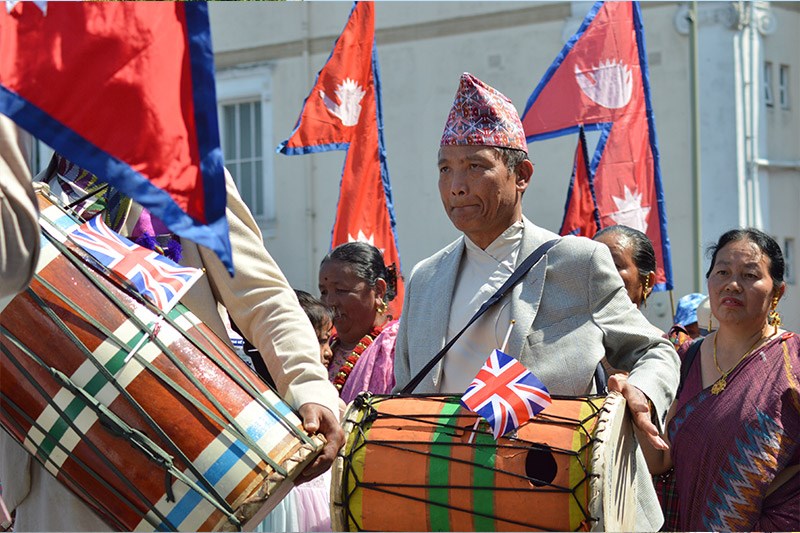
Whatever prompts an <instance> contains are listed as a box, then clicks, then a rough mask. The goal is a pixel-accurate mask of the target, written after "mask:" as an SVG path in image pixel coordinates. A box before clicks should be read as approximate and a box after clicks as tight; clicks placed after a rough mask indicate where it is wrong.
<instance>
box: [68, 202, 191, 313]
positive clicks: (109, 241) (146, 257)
mask: <svg viewBox="0 0 800 533" xmlns="http://www.w3.org/2000/svg"><path fill="white" fill-rule="evenodd" d="M70 237H71V239H72V241H73V242H75V243H76V244H77V245H79V246H80V247H81V248H83V249H84V250H86V251H87V252H88V253H90V254H91V255H92V257H94V258H95V259H97V260H98V261H99V262H100V263H102V264H103V265H104V266H105V267H107V268H109V269H110V270H111V271H112V272H114V273H116V274H117V275H119V276H121V277H122V278H123V279H125V280H127V281H129V282H130V283H131V285H133V287H134V288H135V289H136V290H137V291H138V292H139V294H141V295H142V296H144V297H145V298H147V299H148V300H150V301H151V302H153V304H154V305H156V306H157V307H158V308H159V309H161V310H162V311H163V312H165V313H167V312H169V311H170V309H172V308H173V307H174V306H175V304H176V303H178V301H179V300H180V299H181V297H183V295H184V294H186V291H188V290H189V288H190V287H191V286H192V285H193V284H194V282H195V281H197V280H198V279H199V278H200V276H201V275H202V274H203V272H202V271H201V270H200V269H197V268H191V267H183V266H181V265H179V264H178V263H175V262H174V261H172V260H170V259H167V258H166V257H164V256H163V255H161V254H159V253H157V252H154V251H153V250H149V249H147V248H145V247H143V246H139V245H138V244H136V243H133V242H131V241H129V240H128V239H126V238H125V237H123V236H122V235H120V234H118V233H116V232H115V231H113V230H112V229H111V228H109V227H108V226H107V225H106V223H105V222H103V217H102V216H100V215H98V216H96V217H94V218H93V219H91V220H89V221H88V222H85V223H84V224H82V225H81V226H80V227H78V228H76V229H75V230H74V231H73V232H72V233H71V234H70Z"/></svg>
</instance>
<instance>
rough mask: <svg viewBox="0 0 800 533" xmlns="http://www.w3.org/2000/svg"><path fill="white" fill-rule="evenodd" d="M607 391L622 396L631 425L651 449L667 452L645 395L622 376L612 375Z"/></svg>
mask: <svg viewBox="0 0 800 533" xmlns="http://www.w3.org/2000/svg"><path fill="white" fill-rule="evenodd" d="M608 390H609V391H616V392H619V393H620V394H622V396H623V397H624V398H625V401H626V403H627V405H628V411H630V413H631V418H632V419H633V423H634V424H635V425H636V427H637V428H638V429H639V432H640V434H641V436H643V437H644V438H646V439H647V441H648V442H649V443H650V445H651V446H652V447H653V448H655V449H656V450H669V446H668V445H667V443H666V442H665V441H664V439H662V438H661V435H660V434H659V431H658V428H657V427H656V425H655V424H653V418H652V417H653V414H652V413H651V412H650V409H651V406H652V403H651V402H650V400H649V399H648V398H647V396H646V395H645V393H643V392H642V391H641V390H639V389H638V388H637V387H635V386H633V385H631V384H630V383H628V377H627V376H625V375H622V374H614V375H612V376H611V377H610V378H608Z"/></svg>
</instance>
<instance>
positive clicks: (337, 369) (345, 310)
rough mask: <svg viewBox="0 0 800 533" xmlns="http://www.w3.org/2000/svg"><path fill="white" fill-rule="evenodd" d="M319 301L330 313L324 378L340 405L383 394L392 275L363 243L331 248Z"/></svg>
mask: <svg viewBox="0 0 800 533" xmlns="http://www.w3.org/2000/svg"><path fill="white" fill-rule="evenodd" d="M319 291H320V297H321V298H320V299H321V300H322V301H323V302H324V303H325V304H326V305H328V306H329V307H331V308H332V309H333V326H334V327H335V328H336V333H335V334H333V335H332V336H331V339H330V346H331V350H332V351H333V358H332V360H331V361H330V364H329V365H328V375H329V378H330V380H331V381H332V382H333V385H334V386H335V387H336V389H337V390H339V395H340V397H341V399H342V400H343V401H344V402H345V403H350V402H351V401H353V398H355V397H356V396H358V394H359V393H361V392H363V391H369V392H372V393H375V394H388V393H390V392H391V391H392V388H393V387H394V345H395V339H396V338H397V326H398V322H399V321H398V320H397V319H396V317H392V316H390V315H389V314H388V310H389V306H388V304H389V302H390V301H391V300H392V299H393V298H394V297H395V295H396V294H397V272H396V270H395V267H394V265H392V266H389V267H387V266H386V265H385V264H384V262H383V254H381V252H380V250H378V249H377V248H375V247H374V246H372V245H370V244H367V243H365V242H349V243H346V244H341V245H339V246H337V247H336V248H334V249H333V250H332V251H331V252H330V253H328V255H326V256H325V258H324V259H323V260H322V263H321V264H320V269H319Z"/></svg>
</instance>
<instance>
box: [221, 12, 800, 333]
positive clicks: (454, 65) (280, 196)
mask: <svg viewBox="0 0 800 533" xmlns="http://www.w3.org/2000/svg"><path fill="white" fill-rule="evenodd" d="M713 4H716V5H713ZM713 4H711V5H705V4H703V3H701V5H702V7H703V10H704V15H705V16H704V18H701V25H700V31H701V36H700V68H701V73H702V74H701V78H700V79H701V83H700V85H701V112H702V115H701V128H702V129H701V132H702V133H701V135H702V139H701V141H702V153H703V159H702V183H703V189H702V193H703V194H702V199H703V213H702V231H703V233H702V239H703V244H704V245H705V244H708V243H710V242H712V241H713V240H715V239H716V237H717V236H718V235H719V234H720V233H721V232H722V231H723V230H724V229H728V228H729V227H733V226H735V225H737V224H738V218H737V213H738V211H737V209H736V208H732V206H737V205H738V203H739V201H740V191H739V190H738V188H737V181H736V179H737V175H738V173H739V167H740V164H741V162H740V160H739V158H737V154H736V150H737V142H738V140H737V139H738V137H737V136H739V135H740V130H738V129H737V115H736V89H735V84H736V80H735V79H734V75H733V73H734V72H735V68H734V67H735V61H736V56H735V54H734V44H733V42H734V39H735V36H736V34H737V31H738V29H737V28H736V27H735V26H734V27H731V26H730V23H729V21H728V19H726V18H725V17H727V16H729V13H728V11H726V10H723V9H721V8H726V9H729V8H730V7H731V6H732V5H733V4H730V3H722V2H720V3H713ZM209 6H210V7H209V9H210V13H211V27H212V34H213V41H214V47H215V52H216V62H217V69H218V71H220V72H223V71H225V69H229V68H232V67H235V66H240V65H245V64H254V63H255V64H267V65H269V66H270V67H271V91H270V102H271V105H272V120H273V122H272V137H273V139H274V141H275V144H277V143H278V142H280V141H282V140H284V139H286V138H287V137H288V136H289V135H290V133H291V131H292V129H293V127H294V125H295V123H296V121H297V117H298V115H299V112H300V109H301V107H302V103H303V100H304V99H305V97H306V96H307V95H308V91H309V90H310V87H311V84H312V82H313V80H314V77H315V75H316V73H317V71H318V70H319V69H320V68H321V67H322V65H323V64H324V63H325V61H326V60H327V58H328V56H329V54H330V51H331V48H332V46H333V42H334V40H335V39H336V37H337V36H338V34H339V32H340V31H341V30H342V28H343V27H344V24H345V22H346V20H347V16H348V14H349V12H350V9H351V7H352V4H351V3H349V2H309V3H291V2H290V3H260V2H244V3H211V4H210V5H209ZM590 7H591V3H590V2H571V3H570V2H491V3H489V2H381V3H378V4H377V5H376V10H375V11H376V41H377V45H378V56H379V61H380V68H381V77H382V82H383V109H384V124H385V141H386V150H387V157H388V167H389V174H390V178H391V182H392V188H393V194H394V202H395V210H396V217H397V231H398V240H399V247H400V254H401V260H402V261H403V265H402V266H403V271H404V272H405V273H406V274H407V273H409V272H410V270H411V268H412V267H413V265H414V264H415V263H416V262H417V261H419V260H421V259H423V258H424V257H426V256H428V255H430V254H431V253H433V252H435V251H436V250H438V249H439V248H441V247H442V246H444V245H445V244H447V243H448V242H450V241H451V240H453V239H454V238H456V237H457V232H456V231H455V229H454V228H453V227H452V226H451V225H450V222H449V220H448V219H447V218H446V216H445V215H444V212H443V210H442V207H441V203H440V200H439V198H438V191H437V188H436V179H437V172H436V153H437V149H438V143H439V137H440V136H441V132H442V127H443V125H444V121H445V118H446V116H447V113H448V111H449V108H450V105H451V103H452V99H453V95H454V93H455V90H456V88H457V84H458V78H459V75H460V74H461V73H462V72H464V71H469V72H472V73H473V74H475V75H476V76H478V77H479V78H481V79H482V80H484V81H486V82H487V83H489V84H490V85H492V86H494V87H496V88H497V89H499V90H500V91H502V92H504V93H505V94H506V95H507V96H508V97H509V98H510V99H511V100H512V101H513V102H514V103H515V105H516V106H517V108H518V109H519V110H520V112H521V111H522V110H523V109H524V107H525V103H526V101H527V99H528V97H529V96H530V94H531V92H532V91H533V89H534V88H535V87H536V85H537V84H538V82H539V80H540V78H541V77H542V75H543V74H544V72H545V70H546V69H547V68H548V67H549V65H550V64H551V62H552V61H553V59H554V58H555V56H556V55H557V54H558V52H559V51H560V50H561V48H562V46H563V44H564V42H565V40H566V38H568V37H569V36H570V35H571V34H572V32H573V31H574V30H575V29H576V28H577V25H578V24H579V23H580V21H581V20H582V19H583V16H584V15H585V13H586V12H587V11H588V9H589V8H590ZM682 8H683V3H678V2H645V3H643V4H642V9H643V18H644V27H645V34H646V44H647V51H648V59H649V67H650V83H651V89H652V98H653V107H654V112H655V123H656V129H657V132H658V138H659V143H660V154H661V169H662V176H663V185H664V190H665V194H666V206H667V216H668V221H669V234H670V238H671V242H672V260H673V272H674V274H675V293H674V298H675V299H676V300H677V298H678V297H680V296H681V295H683V294H685V293H688V292H693V291H694V290H695V289H696V288H695V276H694V272H695V270H696V266H695V265H696V264H697V261H698V258H701V259H700V260H702V261H704V266H705V263H707V261H705V259H703V258H704V255H703V253H702V250H701V249H699V248H698V246H696V244H695V239H694V225H693V218H692V216H693V215H692V213H693V211H692V200H691V192H692V180H691V157H690V155H691V154H690V120H689V102H690V100H689V97H690V94H689V74H690V71H689V61H688V54H689V43H688V36H687V35H686V34H685V33H682V32H681V31H679V29H678V27H679V26H680V24H679V21H678V20H677V19H678V18H679V17H681V16H683V15H682V13H683V12H682ZM772 10H773V11H775V12H779V13H780V16H779V18H778V25H777V28H776V31H775V32H774V33H773V34H771V35H769V36H768V37H767V38H765V39H764V41H763V45H764V49H765V50H766V52H765V53H766V54H768V55H769V54H775V57H776V59H775V61H776V62H777V61H779V58H778V54H781V53H783V54H784V55H786V61H790V62H791V61H795V64H794V65H793V75H794V76H795V77H796V76H797V72H798V71H799V70H800V65H798V64H796V59H795V58H794V57H793V56H796V53H794V54H793V53H792V52H791V51H792V50H794V51H796V50H798V49H800V47H799V46H798V42H797V39H798V38H799V37H798V36H800V31H798V30H800V22H798V16H800V9H798V3H788V4H786V5H777V4H775V5H773V6H772ZM781 57H782V56H781ZM780 60H783V59H780ZM792 83H793V90H794V91H795V92H794V98H795V99H797V98H800V96H798V95H797V88H798V86H800V82H798V81H797V80H796V79H793V80H792ZM797 113H798V111H797V106H793V109H792V111H791V113H790V114H788V116H787V115H784V114H779V113H776V114H775V115H776V116H775V117H772V118H770V117H769V116H767V117H766V122H767V124H768V127H766V128H765V136H766V141H765V142H766V147H767V150H766V152H767V153H768V155H769V157H771V158H780V159H785V160H797V159H800V147H798V143H797V139H798V136H797V133H798V132H797V129H798V115H797ZM787 132H788V133H790V135H787ZM575 143H576V139H575V138H571V137H562V138H559V139H553V140H548V141H542V142H537V143H533V144H531V145H529V150H530V153H531V159H532V161H533V162H534V163H535V167H536V170H535V174H534V178H533V182H532V185H531V187H530V188H529V191H528V193H526V198H525V201H524V212H525V214H526V216H528V217H529V218H531V219H532V220H533V221H535V222H536V223H538V224H540V225H542V226H544V227H547V228H549V229H552V230H554V231H557V230H558V227H559V226H560V223H561V218H562V216H563V207H564V201H565V198H566V191H567V187H568V183H569V174H570V171H571V165H572V157H573V152H574V149H575ZM343 161H344V153H343V152H329V153H324V154H318V155H309V156H292V157H289V156H284V155H275V156H274V160H273V163H272V165H273V168H274V172H275V197H276V218H275V220H274V223H273V225H272V226H271V228H270V236H269V237H267V238H266V245H267V248H268V249H269V250H270V252H271V253H272V254H273V256H275V257H276V259H277V260H278V262H279V264H281V266H282V267H283V268H284V270H285V272H286V273H287V276H288V278H289V280H290V282H291V283H292V284H293V285H294V286H296V287H298V288H304V289H307V290H311V292H316V274H317V265H318V263H319V261H320V260H321V258H322V257H323V255H324V254H325V253H326V252H327V250H328V246H329V244H330V231H331V227H332V224H333V219H334V213H335V207H336V202H337V198H338V185H339V177H340V175H341V169H342V164H343ZM768 184H769V187H768V191H769V192H768V195H767V197H768V202H769V205H770V209H769V217H770V221H771V222H770V226H771V228H773V229H775V228H785V231H786V235H794V238H795V242H797V245H798V246H800V235H798V233H800V223H798V222H797V218H796V217H797V216H798V209H797V207H796V206H797V203H798V202H797V201H798V200H800V194H798V187H800V185H798V184H800V177H798V173H797V171H796V170H794V171H792V170H781V171H773V170H770V171H769V178H768ZM784 210H786V211H784ZM784 215H785V217H786V218H785V220H790V221H791V223H784V222H781V221H782V220H784V218H782V217H784ZM791 217H795V218H794V219H793V220H792V218H791ZM772 221H775V222H772ZM781 231H783V230H781ZM776 236H777V235H776ZM795 260H796V259H795ZM703 272H705V269H703ZM701 289H702V290H703V291H704V290H705V288H704V287H702V288H701ZM798 289H800V287H798V285H796V284H795V285H794V286H791V287H789V291H788V293H789V294H791V293H792V292H793V291H794V292H795V293H796V292H797V291H798ZM789 300H791V302H790V301H789ZM798 302H800V294H797V295H796V296H794V298H791V299H787V303H791V304H792V306H793V307H791V308H790V309H788V311H789V312H788V313H785V314H786V315H787V316H789V317H791V320H793V323H792V324H790V325H792V326H793V327H794V329H800V303H798ZM782 307H783V306H782ZM670 308H671V304H670V297H669V295H668V294H666V293H661V294H656V295H654V297H653V298H652V299H651V302H650V304H649V305H648V307H647V310H646V314H647V315H648V317H649V318H650V319H651V320H652V321H654V322H655V323H656V324H658V325H659V326H661V327H663V328H666V327H668V325H669V323H670V322H671V311H670Z"/></svg>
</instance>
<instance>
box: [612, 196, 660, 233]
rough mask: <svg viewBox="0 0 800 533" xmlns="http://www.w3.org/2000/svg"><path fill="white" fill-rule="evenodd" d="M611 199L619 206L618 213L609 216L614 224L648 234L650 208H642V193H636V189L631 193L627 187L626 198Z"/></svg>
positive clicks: (613, 197)
mask: <svg viewBox="0 0 800 533" xmlns="http://www.w3.org/2000/svg"><path fill="white" fill-rule="evenodd" d="M611 198H612V199H613V200H614V203H615V204H617V211H616V213H611V214H610V215H609V216H610V217H611V218H612V219H613V220H614V222H616V223H617V224H621V225H623V226H629V227H631V228H633V229H638V230H639V231H641V232H642V233H647V215H648V214H649V213H650V208H649V207H642V193H637V192H635V189H634V192H631V190H630V189H629V188H628V186H627V185H626V186H625V197H624V198H617V197H616V196H612V197H611Z"/></svg>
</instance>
